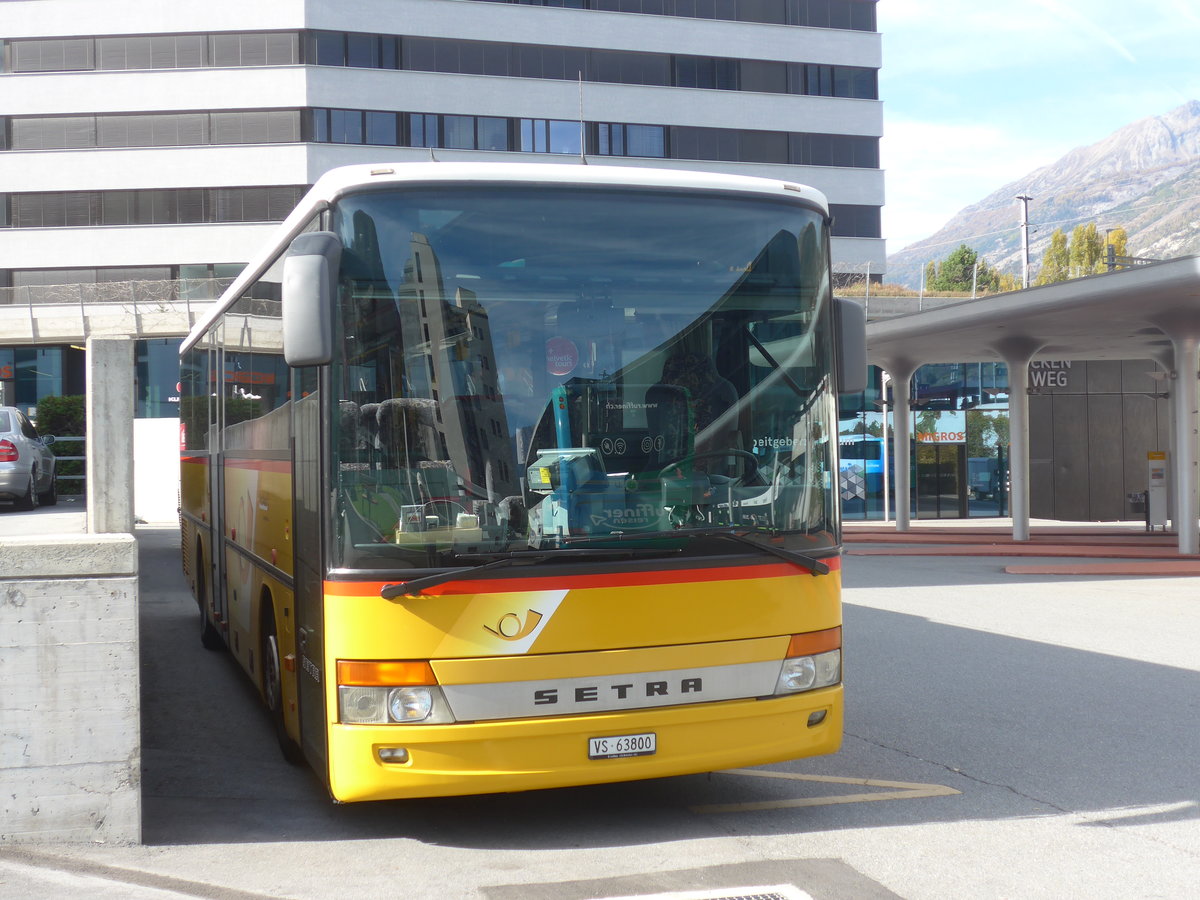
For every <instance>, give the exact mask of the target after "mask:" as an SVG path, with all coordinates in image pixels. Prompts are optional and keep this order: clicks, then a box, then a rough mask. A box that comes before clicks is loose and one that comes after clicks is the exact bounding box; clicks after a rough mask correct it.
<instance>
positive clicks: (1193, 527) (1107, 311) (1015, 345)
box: [867, 256, 1200, 554]
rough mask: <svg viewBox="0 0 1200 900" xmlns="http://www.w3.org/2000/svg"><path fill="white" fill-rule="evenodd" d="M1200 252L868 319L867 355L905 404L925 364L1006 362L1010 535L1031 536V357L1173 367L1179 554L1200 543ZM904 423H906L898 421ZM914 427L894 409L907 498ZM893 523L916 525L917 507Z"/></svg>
mask: <svg viewBox="0 0 1200 900" xmlns="http://www.w3.org/2000/svg"><path fill="white" fill-rule="evenodd" d="M1198 349H1200V257H1195V256H1188V257H1182V258H1180V259H1173V260H1168V261H1165V262H1161V263H1154V264H1150V265H1144V266H1138V267H1135V268H1130V269H1123V270H1120V271H1117V272H1111V273H1105V274H1102V275H1093V276H1090V277H1088V278H1079V279H1076V280H1074V281H1066V282H1060V283H1058V284H1049V285H1043V286H1041V287H1035V288H1029V289H1026V290H1022V291H1013V292H1011V293H1007V294H997V295H993V296H988V297H982V298H978V299H975V300H968V301H964V302H962V303H958V304H955V305H953V306H946V307H942V308H940V309H934V310H929V311H926V312H918V313H912V314H909V315H904V316H897V317H895V318H892V319H887V320H882V321H876V322H871V323H869V324H868V325H867V355H868V358H869V360H870V361H871V362H872V363H874V364H875V365H878V366H880V367H881V368H882V369H884V370H885V371H886V372H887V373H888V374H889V375H890V376H891V378H892V383H893V390H895V392H896V406H897V408H898V409H900V408H907V406H908V391H909V380H910V379H911V377H912V375H913V373H914V372H915V371H916V370H917V368H919V367H920V366H923V365H927V364H930V363H944V362H985V361H1002V362H1004V363H1006V364H1007V365H1008V369H1009V416H1010V432H1011V436H1012V437H1011V440H1012V447H1011V461H1010V465H1011V476H1010V477H1011V489H1012V503H1011V508H1012V513H1013V537H1014V538H1015V539H1016V540H1027V539H1028V537H1029V477H1028V476H1029V419H1028V397H1027V391H1028V364H1029V362H1030V361H1032V360H1037V359H1044V360H1117V359H1147V360H1153V361H1154V362H1156V363H1158V364H1159V365H1160V366H1162V368H1163V369H1164V370H1165V371H1166V373H1167V374H1168V379H1167V380H1168V382H1169V390H1170V395H1171V407H1170V409H1171V418H1172V426H1173V429H1172V433H1173V434H1174V435H1175V442H1174V446H1173V448H1172V449H1173V453H1172V463H1173V464H1172V476H1173V477H1172V484H1173V486H1174V490H1173V495H1174V506H1173V510H1174V511H1175V515H1174V520H1175V528H1176V531H1177V532H1178V535H1179V551H1180V553H1184V554H1196V553H1197V552H1200V546H1197V542H1198V532H1197V500H1196V475H1195V469H1196V460H1197V439H1196V435H1197V433H1198V423H1197V420H1196V418H1197V417H1196V407H1197V399H1198V398H1197V393H1198V389H1197V362H1198V360H1197V350H1198ZM902 419H904V420H905V421H904V422H902V421H901V420H902ZM908 431H909V427H908V422H907V417H906V416H897V417H896V442H895V443H896V454H897V459H896V495H897V497H906V496H908V477H909V475H908V456H909V446H908V445H909V434H908ZM896 512H897V515H896V524H897V528H898V529H900V530H907V528H908V524H909V523H908V505H907V504H906V503H900V504H898V506H897V511H896Z"/></svg>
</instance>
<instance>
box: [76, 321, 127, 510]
mask: <svg viewBox="0 0 1200 900" xmlns="http://www.w3.org/2000/svg"><path fill="white" fill-rule="evenodd" d="M87 363H88V379H87V530H88V532H89V533H91V534H114V533H115V534H130V533H132V532H133V392H134V388H133V374H134V363H133V340H132V339H131V338H127V337H105V338H97V337H92V338H88V341H87Z"/></svg>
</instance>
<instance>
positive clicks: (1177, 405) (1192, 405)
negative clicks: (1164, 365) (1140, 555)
mask: <svg viewBox="0 0 1200 900" xmlns="http://www.w3.org/2000/svg"><path fill="white" fill-rule="evenodd" d="M1151 321H1153V322H1154V324H1155V325H1156V326H1158V327H1159V328H1160V329H1162V331H1163V333H1164V334H1165V335H1166V336H1167V337H1169V338H1170V339H1171V351H1172V355H1173V357H1174V367H1173V368H1172V370H1171V373H1170V385H1171V401H1170V402H1171V423H1172V425H1173V429H1172V447H1171V450H1172V453H1171V455H1172V456H1173V457H1174V464H1173V466H1172V468H1171V473H1172V474H1173V475H1174V476H1175V485H1174V490H1173V492H1172V493H1173V494H1174V515H1173V517H1172V521H1173V522H1174V524H1175V533H1176V535H1177V536H1178V539H1179V542H1178V546H1179V552H1180V553H1181V554H1185V555H1189V556H1190V555H1195V554H1196V553H1200V531H1198V530H1197V521H1196V520H1197V515H1198V506H1200V505H1198V503H1197V497H1196V483H1197V474H1196V462H1197V453H1198V448H1197V440H1198V437H1197V436H1198V434H1200V423H1198V422H1197V405H1200V404H1198V400H1200V396H1198V395H1200V389H1198V385H1197V380H1196V379H1197V374H1196V366H1197V355H1198V353H1200V310H1197V309H1196V308H1195V307H1194V306H1192V305H1191V304H1190V303H1188V304H1186V305H1184V306H1181V307H1180V308H1178V309H1175V310H1171V311H1168V312H1166V313H1163V314H1161V315H1159V316H1157V317H1155V318H1153V319H1152V320H1151Z"/></svg>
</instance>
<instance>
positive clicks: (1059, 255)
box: [1034, 228, 1071, 284]
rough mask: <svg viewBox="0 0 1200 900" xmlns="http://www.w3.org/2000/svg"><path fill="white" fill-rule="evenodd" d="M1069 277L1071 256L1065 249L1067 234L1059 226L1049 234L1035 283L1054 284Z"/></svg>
mask: <svg viewBox="0 0 1200 900" xmlns="http://www.w3.org/2000/svg"><path fill="white" fill-rule="evenodd" d="M1070 277H1071V256H1070V251H1069V250H1068V249H1067V236H1066V234H1065V233H1064V232H1063V230H1062V229H1061V228H1055V229H1054V234H1052V235H1050V246H1049V247H1047V248H1046V252H1045V253H1043V254H1042V267H1041V269H1040V270H1039V271H1038V276H1037V279H1036V281H1035V282H1034V283H1035V284H1056V283H1057V282H1059V281H1066V280H1067V279H1068V278H1070Z"/></svg>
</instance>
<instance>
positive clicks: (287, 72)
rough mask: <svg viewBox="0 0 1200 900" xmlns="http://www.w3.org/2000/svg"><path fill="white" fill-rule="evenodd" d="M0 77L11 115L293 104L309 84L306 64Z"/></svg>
mask: <svg viewBox="0 0 1200 900" xmlns="http://www.w3.org/2000/svg"><path fill="white" fill-rule="evenodd" d="M43 2H47V0H43ZM51 2H52V0H51ZM0 77H3V79H4V110H3V112H4V115H7V116H70V115H85V114H88V113H98V112H104V113H114V112H126V113H128V112H146V111H160V110H161V111H175V110H197V111H199V110H211V109H229V110H237V109H265V108H275V107H289V106H292V107H294V106H303V105H304V104H305V101H306V92H307V84H308V81H307V77H306V72H305V69H304V68H303V67H302V66H263V67H253V68H229V69H155V70H148V71H140V70H132V71H131V70H124V71H116V72H71V73H65V72H62V73H59V72H54V73H50V72H47V73H38V74H20V73H10V74H7V75H4V76H0Z"/></svg>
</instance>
